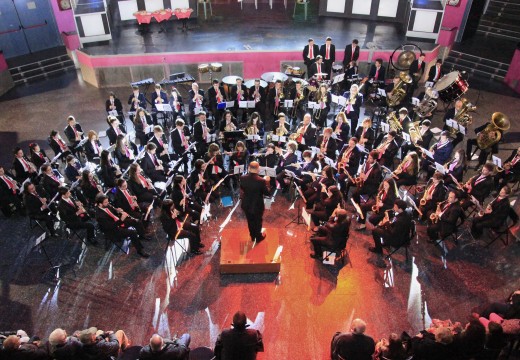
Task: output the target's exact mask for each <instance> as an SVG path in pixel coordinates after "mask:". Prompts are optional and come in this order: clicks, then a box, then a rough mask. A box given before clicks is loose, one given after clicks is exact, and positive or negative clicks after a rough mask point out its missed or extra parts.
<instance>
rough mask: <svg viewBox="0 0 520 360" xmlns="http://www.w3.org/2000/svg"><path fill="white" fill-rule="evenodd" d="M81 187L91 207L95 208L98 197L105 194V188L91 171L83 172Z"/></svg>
mask: <svg viewBox="0 0 520 360" xmlns="http://www.w3.org/2000/svg"><path fill="white" fill-rule="evenodd" d="M79 186H80V188H81V192H82V193H83V196H84V197H85V199H86V200H87V201H88V203H89V205H90V206H92V207H93V206H94V204H95V203H96V196H97V195H98V194H102V193H103V188H102V187H101V185H100V184H99V183H98V181H97V179H96V178H95V177H94V174H92V173H91V172H90V170H83V172H82V173H81V181H80V184H79Z"/></svg>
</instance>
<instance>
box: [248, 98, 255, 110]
mask: <svg viewBox="0 0 520 360" xmlns="http://www.w3.org/2000/svg"><path fill="white" fill-rule="evenodd" d="M247 107H248V108H249V109H254V108H255V107H256V102H255V101H254V100H248V101H247Z"/></svg>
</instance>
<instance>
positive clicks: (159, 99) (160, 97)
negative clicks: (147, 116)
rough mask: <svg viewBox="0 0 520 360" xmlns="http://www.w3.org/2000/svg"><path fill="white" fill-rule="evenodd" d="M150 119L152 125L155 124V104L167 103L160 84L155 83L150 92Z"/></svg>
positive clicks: (166, 97) (166, 96)
mask: <svg viewBox="0 0 520 360" xmlns="http://www.w3.org/2000/svg"><path fill="white" fill-rule="evenodd" d="M151 102H152V119H153V123H154V125H157V104H167V103H168V95H166V93H165V92H164V91H163V89H162V88H161V85H159V84H155V91H154V92H153V93H152V101H151Z"/></svg>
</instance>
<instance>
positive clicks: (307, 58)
mask: <svg viewBox="0 0 520 360" xmlns="http://www.w3.org/2000/svg"><path fill="white" fill-rule="evenodd" d="M319 54H320V48H319V46H318V45H316V44H315V43H314V39H312V38H310V39H309V40H308V44H307V45H305V46H304V47H303V54H302V56H303V62H304V63H305V66H307V74H310V72H311V70H310V68H311V65H312V64H314V62H315V61H316V57H317V56H319ZM309 77H310V75H309Z"/></svg>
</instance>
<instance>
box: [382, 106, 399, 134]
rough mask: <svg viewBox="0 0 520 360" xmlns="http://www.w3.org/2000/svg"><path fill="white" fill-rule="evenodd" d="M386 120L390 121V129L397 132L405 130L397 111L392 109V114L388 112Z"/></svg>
mask: <svg viewBox="0 0 520 360" xmlns="http://www.w3.org/2000/svg"><path fill="white" fill-rule="evenodd" d="M386 121H387V123H388V126H390V130H394V131H395V132H397V133H399V132H401V131H403V126H402V125H401V122H400V121H399V119H398V118H397V115H396V112H395V111H392V112H391V113H390V114H388V116H387V117H386Z"/></svg>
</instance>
